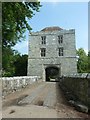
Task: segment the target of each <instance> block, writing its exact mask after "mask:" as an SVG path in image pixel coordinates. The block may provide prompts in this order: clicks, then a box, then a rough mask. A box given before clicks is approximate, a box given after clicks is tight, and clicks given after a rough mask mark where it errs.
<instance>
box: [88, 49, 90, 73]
mask: <svg viewBox="0 0 90 120" xmlns="http://www.w3.org/2000/svg"><path fill="white" fill-rule="evenodd" d="M88 72H89V73H90V51H89V52H88Z"/></svg>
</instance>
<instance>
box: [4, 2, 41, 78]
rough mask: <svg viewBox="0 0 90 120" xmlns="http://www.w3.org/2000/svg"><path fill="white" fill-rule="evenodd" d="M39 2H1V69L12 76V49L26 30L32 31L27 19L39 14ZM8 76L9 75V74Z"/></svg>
mask: <svg viewBox="0 0 90 120" xmlns="http://www.w3.org/2000/svg"><path fill="white" fill-rule="evenodd" d="M40 7H41V5H40V2H24V3H23V2H3V3H2V51H3V54H2V68H3V70H4V72H5V71H6V72H9V73H11V74H12V72H11V71H13V70H11V69H9V68H12V64H11V63H12V62H13V55H14V51H13V50H12V47H13V46H14V45H15V44H16V43H17V42H18V41H20V40H21V38H23V37H24V34H23V33H24V32H25V30H26V29H28V30H29V31H30V30H31V29H32V28H31V27H30V25H29V24H28V21H27V19H28V20H29V19H31V18H32V17H33V15H34V14H35V12H39V8H40ZM9 76H10V74H9Z"/></svg>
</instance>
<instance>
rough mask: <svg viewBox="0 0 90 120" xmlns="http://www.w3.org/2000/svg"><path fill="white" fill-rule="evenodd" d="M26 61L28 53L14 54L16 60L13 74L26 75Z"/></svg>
mask: <svg viewBox="0 0 90 120" xmlns="http://www.w3.org/2000/svg"><path fill="white" fill-rule="evenodd" d="M27 61H28V55H22V56H20V55H19V54H18V55H17V56H16V60H15V61H14V67H15V74H14V76H26V75H27Z"/></svg>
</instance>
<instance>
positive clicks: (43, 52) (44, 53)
mask: <svg viewBox="0 0 90 120" xmlns="http://www.w3.org/2000/svg"><path fill="white" fill-rule="evenodd" d="M45 56H46V48H41V57H45Z"/></svg>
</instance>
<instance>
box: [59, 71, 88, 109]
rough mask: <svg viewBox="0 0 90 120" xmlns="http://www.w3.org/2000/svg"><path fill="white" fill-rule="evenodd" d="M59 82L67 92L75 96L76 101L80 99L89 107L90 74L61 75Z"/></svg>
mask: <svg viewBox="0 0 90 120" xmlns="http://www.w3.org/2000/svg"><path fill="white" fill-rule="evenodd" d="M60 84H61V86H64V87H65V89H67V92H68V93H69V92H70V93H71V94H72V95H74V96H75V98H76V101H80V102H82V103H84V104H85V105H87V106H89V107H90V88H89V87H90V74H87V73H84V74H72V75H70V76H63V78H62V79H61V80H60ZM71 99H72V98H71Z"/></svg>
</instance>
